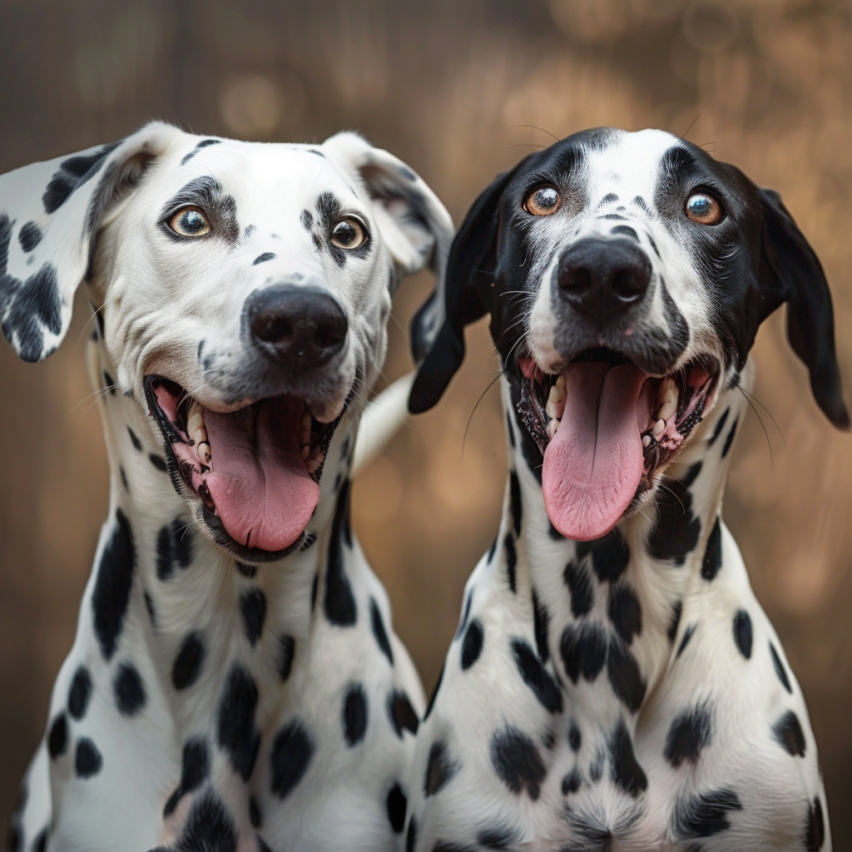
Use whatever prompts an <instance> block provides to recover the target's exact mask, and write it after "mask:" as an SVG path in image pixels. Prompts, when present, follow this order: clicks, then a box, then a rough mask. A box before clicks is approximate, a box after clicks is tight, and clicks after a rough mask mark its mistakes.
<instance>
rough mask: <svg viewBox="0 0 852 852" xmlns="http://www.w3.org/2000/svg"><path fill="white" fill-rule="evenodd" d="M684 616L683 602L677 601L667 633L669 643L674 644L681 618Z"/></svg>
mask: <svg viewBox="0 0 852 852" xmlns="http://www.w3.org/2000/svg"><path fill="white" fill-rule="evenodd" d="M682 614H683V601H677V602H676V603H675V605H674V606H673V607H672V617H671V620H670V621H669V629H668V631H667V634H668V637H669V642H674V640H675V636H677V629H678V627H680V617H681V615H682Z"/></svg>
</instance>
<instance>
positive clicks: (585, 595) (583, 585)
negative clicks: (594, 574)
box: [563, 561, 592, 618]
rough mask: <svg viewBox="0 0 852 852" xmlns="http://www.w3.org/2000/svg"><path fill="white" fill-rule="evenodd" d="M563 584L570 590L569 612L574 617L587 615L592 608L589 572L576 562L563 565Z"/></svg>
mask: <svg viewBox="0 0 852 852" xmlns="http://www.w3.org/2000/svg"><path fill="white" fill-rule="evenodd" d="M563 577H564V579H565V585H566V586H568V590H569V591H570V592H571V612H572V613H573V614H574V617H575V618H581V617H582V616H584V615H588V614H589V612H590V611H591V609H592V580H591V577H589V572H588V571H587V570H586V569H585V568H584V567H583V566H582V565H580V564H578V563H577V562H574V561H571V562H569V563H568V564H567V565H566V566H565V572H564V574H563Z"/></svg>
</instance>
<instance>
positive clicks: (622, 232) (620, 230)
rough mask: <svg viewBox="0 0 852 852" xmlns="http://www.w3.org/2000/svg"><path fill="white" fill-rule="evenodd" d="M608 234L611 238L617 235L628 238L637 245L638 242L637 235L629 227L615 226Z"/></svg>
mask: <svg viewBox="0 0 852 852" xmlns="http://www.w3.org/2000/svg"><path fill="white" fill-rule="evenodd" d="M610 234H611V235H612V236H616V235H619V236H622V237H629V238H630V239H631V240H636V242H637V243H638V242H639V234H637V233H636V231H634V230H633V228H631V227H630V225H616V226H615V227H614V228H613V229H612V230H611V231H610Z"/></svg>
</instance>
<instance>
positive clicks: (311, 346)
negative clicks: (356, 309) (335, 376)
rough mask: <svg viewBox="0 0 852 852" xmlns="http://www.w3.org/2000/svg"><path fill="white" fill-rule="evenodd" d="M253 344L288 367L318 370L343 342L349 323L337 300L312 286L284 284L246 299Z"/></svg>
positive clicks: (268, 288)
mask: <svg viewBox="0 0 852 852" xmlns="http://www.w3.org/2000/svg"><path fill="white" fill-rule="evenodd" d="M246 315H247V319H248V330H249V334H250V335H251V338H252V340H253V341H254V343H255V345H256V346H258V347H259V348H260V349H261V350H262V351H263V352H265V353H266V354H267V355H268V356H269V357H271V358H274V359H275V360H277V361H280V362H281V363H282V364H286V365H288V366H296V365H298V366H304V367H307V368H308V369H310V368H313V367H321V366H322V365H323V364H326V363H327V362H328V361H330V360H331V359H332V358H333V357H334V356H335V355H337V353H338V352H340V350H341V349H343V345H344V344H345V343H346V334H347V332H348V330H349V322H348V321H347V319H346V314H345V313H344V312H343V308H342V307H341V306H340V304H339V303H338V302H337V300H336V299H335V298H334V297H333V296H331V295H329V294H328V293H324V292H322V291H321V290H317V289H314V288H312V287H296V286H293V285H291V284H283V285H278V286H273V287H267V288H266V289H264V290H257V291H255V292H254V293H252V294H251V296H249V297H248V299H247V300H246Z"/></svg>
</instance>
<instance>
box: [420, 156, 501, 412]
mask: <svg viewBox="0 0 852 852" xmlns="http://www.w3.org/2000/svg"><path fill="white" fill-rule="evenodd" d="M513 174H514V170H512V171H509V172H503V173H502V174H500V175H498V176H497V177H496V178H495V180H494V181H493V183H491V185H490V186H489V187H488V188H487V189H485V190H484V191H483V192H482V193H481V194H480V196H479V198H477V199H476V201H475V202H474V203H473V206H472V207H471V208H470V210H469V211H468V214H467V216H466V217H465V220H464V222H462V225H461V227H460V228H459V232H458V234H456V238H455V240H454V241H453V245H452V248H451V249H450V256H449V259H448V261H447V274H446V276H445V278H444V282H443V286H441V283H442V282H440V281H439V282H438V285H437V286H436V287H435V290H434V292H433V293H432V295H431V296H430V297H429V299H428V301H427V302H426V303H425V304H424V305H423V306H422V307H421V308H420V310H419V311H418V312H417V314H416V315H415V317H414V319H413V320H412V323H411V326H412V331H411V334H412V340H413V344H412V345H413V347H414V356H415V360H416V361H417V362H418V363H420V362H422V363H420V368H419V370H418V372H417V377H416V378H415V379H414V385H413V387H412V389H411V396H410V397H409V400H408V409H409V411H411V412H412V413H413V414H420V413H422V412H424V411H428V410H429V409H430V408H432V406H434V405H435V404H436V403H437V402H438V400H439V399H440V398H441V395H442V394H443V393H444V391H445V390H446V389H447V385H448V384H449V383H450V380H451V379H452V377H453V376H454V375H455V373H456V371H457V370H458V368H459V367H460V366H461V363H462V361H463V360H464V351H465V345H464V328H465V326H466V325H469V324H470V323H472V322H475V321H476V320H478V319H479V318H480V317H482V316H484V315H485V314H486V313H488V312H489V310H490V308H491V302H490V294H489V292H488V291H489V289H490V286H491V283H492V281H493V279H494V271H495V267H496V265H497V234H498V230H499V223H500V199H501V197H502V195H503V191H504V190H505V189H506V186H507V184H508V183H509V180H510V179H511V177H512V175H513ZM441 320H443V323H442V324H441V325H440V327H439V325H438V324H439V322H440V321H441Z"/></svg>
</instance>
